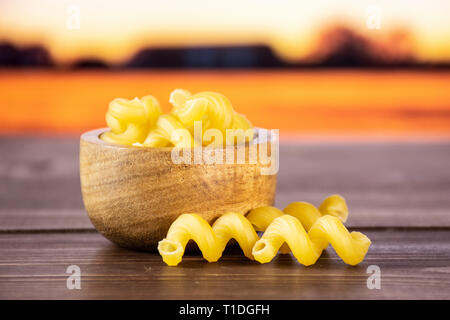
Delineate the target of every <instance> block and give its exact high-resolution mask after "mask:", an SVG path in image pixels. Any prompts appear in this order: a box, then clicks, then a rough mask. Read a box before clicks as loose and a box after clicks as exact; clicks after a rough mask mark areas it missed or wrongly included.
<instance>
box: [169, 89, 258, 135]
mask: <svg viewBox="0 0 450 320" xmlns="http://www.w3.org/2000/svg"><path fill="white" fill-rule="evenodd" d="M169 102H170V103H171V104H172V105H173V109H172V114H174V115H175V116H177V118H178V119H180V121H181V122H182V123H183V124H184V125H185V126H186V127H187V128H189V129H190V130H191V132H192V130H193V128H194V122H195V121H201V122H202V128H203V130H207V129H210V128H214V129H218V130H219V131H221V132H222V134H223V135H226V134H227V130H228V133H231V134H233V133H234V134H236V135H237V140H238V142H241V141H245V140H247V141H248V140H251V139H252V138H253V130H249V129H252V125H251V123H250V122H249V121H248V120H247V118H245V117H244V116H243V115H241V114H238V113H237V112H235V111H234V110H233V106H232V105H231V102H230V100H228V98H227V97H225V96H224V95H223V94H221V93H217V92H211V91H205V92H199V93H196V94H191V93H190V92H189V91H187V90H183V89H176V90H174V91H173V92H172V93H171V95H170V99H169ZM202 139H203V138H202Z"/></svg>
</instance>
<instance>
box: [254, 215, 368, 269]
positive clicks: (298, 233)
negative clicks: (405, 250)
mask: <svg viewBox="0 0 450 320" xmlns="http://www.w3.org/2000/svg"><path fill="white" fill-rule="evenodd" d="M284 242H286V243H287V244H288V245H289V248H290V249H291V250H292V253H293V254H294V257H295V258H296V259H297V260H298V261H299V262H300V263H301V264H303V265H305V266H309V265H312V264H314V263H315V262H316V261H317V259H318V258H319V257H320V255H321V254H322V251H323V250H324V249H326V248H327V247H328V245H329V244H330V243H331V245H332V246H333V248H334V250H335V251H336V253H337V254H338V256H339V257H340V258H341V259H342V260H343V261H344V262H345V263H347V264H349V265H356V264H358V263H360V262H361V261H362V260H363V259H364V257H365V255H366V253H367V251H368V249H369V246H370V243H371V242H370V240H369V238H367V237H366V236H365V235H364V234H362V233H360V232H352V233H349V232H348V230H347V229H346V228H345V226H344V225H343V224H342V222H341V221H340V220H339V219H338V218H336V217H333V216H329V215H326V216H323V217H321V218H319V219H318V220H317V221H316V222H315V223H314V224H313V226H312V227H311V229H310V230H309V232H306V230H305V228H304V227H303V226H302V224H301V223H300V221H299V220H298V219H296V218H295V217H293V216H290V215H287V214H286V215H283V216H281V217H278V218H276V219H275V220H273V221H272V223H271V224H270V225H269V226H268V227H267V229H266V231H265V232H264V234H263V236H262V237H261V239H260V240H258V241H257V242H256V243H255V246H254V247H253V251H252V253H253V256H254V257H255V260H256V261H258V262H260V263H266V262H270V261H271V260H272V259H273V258H274V257H275V255H276V254H277V252H278V250H279V249H280V247H281V245H282V244H283V243H284Z"/></svg>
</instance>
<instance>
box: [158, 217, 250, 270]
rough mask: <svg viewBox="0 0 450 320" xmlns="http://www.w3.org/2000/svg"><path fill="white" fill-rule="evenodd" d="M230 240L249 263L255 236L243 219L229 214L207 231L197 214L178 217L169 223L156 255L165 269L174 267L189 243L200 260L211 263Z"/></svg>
mask: <svg viewBox="0 0 450 320" xmlns="http://www.w3.org/2000/svg"><path fill="white" fill-rule="evenodd" d="M232 238H234V239H235V240H236V241H237V242H238V244H239V246H240V247H241V249H242V251H243V252H244V254H245V255H246V256H247V257H248V258H250V259H253V257H252V254H251V252H252V248H253V245H254V244H255V242H256V241H257V240H258V235H257V234H256V232H255V230H254V229H253V227H252V225H251V223H250V222H249V221H248V220H247V219H246V218H245V217H244V216H243V215H241V214H238V213H234V212H229V213H227V214H224V215H222V216H221V217H219V218H218V219H217V220H216V222H215V223H214V224H213V226H212V227H211V226H210V225H209V224H208V223H207V222H206V220H204V219H203V218H202V217H200V216H199V215H197V214H182V215H181V216H179V217H178V218H177V219H176V220H175V221H174V222H173V223H172V225H171V226H170V229H169V231H168V232H167V236H166V238H165V239H163V240H161V241H160V242H159V244H158V251H159V253H160V255H161V256H162V258H163V261H164V262H165V263H166V264H167V265H169V266H176V265H178V263H180V262H181V259H182V257H183V254H184V250H185V247H186V244H187V243H188V241H189V240H191V239H192V240H194V241H195V242H196V243H197V245H198V247H199V249H200V251H201V252H202V254H203V257H204V258H205V259H206V260H207V261H209V262H215V261H217V260H218V259H219V258H220V257H221V256H222V252H223V251H224V249H225V247H226V245H227V243H228V241H229V240H230V239H232Z"/></svg>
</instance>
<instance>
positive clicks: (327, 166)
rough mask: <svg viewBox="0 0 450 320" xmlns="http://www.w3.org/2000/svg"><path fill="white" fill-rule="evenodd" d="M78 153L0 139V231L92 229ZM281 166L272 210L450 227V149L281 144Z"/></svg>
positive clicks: (55, 142) (63, 142)
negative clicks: (332, 198) (341, 205)
mask: <svg viewBox="0 0 450 320" xmlns="http://www.w3.org/2000/svg"><path fill="white" fill-rule="evenodd" d="M78 152H79V141H78V140H77V138H33V137H22V138H12V137H11V138H8V137H2V138H0V154H1V157H0V181H1V183H0V231H1V230H3V231H6V230H18V229H20V230H41V229H45V230H55V229H56V230H62V229H72V228H74V227H75V228H77V229H80V228H81V229H93V226H92V224H91V222H90V221H89V219H88V217H87V215H86V212H85V210H84V206H83V203H82V199H81V191H80V190H81V188H80V180H79V171H78V170H79V160H78ZM280 161H281V164H280V171H279V174H278V186H277V193H276V202H275V203H276V205H277V206H278V207H281V208H282V207H284V206H286V205H287V204H289V203H290V202H293V201H299V200H302V201H309V202H312V203H313V204H316V205H318V204H320V202H321V201H322V200H323V199H324V198H325V197H326V196H328V195H330V194H332V193H336V192H338V193H340V194H341V195H343V196H344V197H345V198H346V200H347V202H348V204H349V208H350V218H349V220H348V222H347V225H349V226H351V227H402V226H410V227H434V226H436V227H440V226H450V212H449V209H448V208H450V197H449V196H448V195H449V194H450V171H449V170H448V163H450V143H443V142H442V143H427V144H426V143H392V142H391V143H343V142H336V143H318V144H311V143H306V142H305V143H296V144H293V143H284V144H283V143H282V144H281V146H280ZM292 168H294V169H292ZM34 212H36V214H34ZM424 212H426V214H424Z"/></svg>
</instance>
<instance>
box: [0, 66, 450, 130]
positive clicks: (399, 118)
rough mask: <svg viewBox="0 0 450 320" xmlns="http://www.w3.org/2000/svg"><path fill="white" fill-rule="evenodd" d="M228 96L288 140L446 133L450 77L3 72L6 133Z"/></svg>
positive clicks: (100, 122) (97, 122)
mask: <svg viewBox="0 0 450 320" xmlns="http://www.w3.org/2000/svg"><path fill="white" fill-rule="evenodd" d="M179 87H181V88H186V89H188V90H191V91H193V92H196V91H202V90H214V91H219V92H222V93H224V94H225V95H226V96H228V97H229V98H230V99H231V101H232V102H233V105H234V107H235V109H236V110H238V111H239V112H241V113H244V114H246V115H247V117H248V118H249V119H250V120H251V121H252V122H253V124H254V125H257V126H260V127H266V128H277V129H280V130H281V136H282V137H283V138H285V139H286V138H289V137H297V138H298V137H306V136H307V137H325V136H326V137H335V138H339V137H348V136H351V137H354V138H359V137H370V136H383V137H384V136H387V137H403V138H408V137H414V139H416V138H421V137H441V138H442V137H443V138H445V139H447V138H449V137H450V72H417V71H414V72H413V71H398V72H393V71H382V72H381V71H295V72H285V71H271V72H268V71H252V72H250V71H225V72H223V71H221V72H217V71H214V72H213V71H206V72H200V71H195V72H187V71H183V72H181V71H180V72H175V71H174V72H151V71H140V72H129V71H127V72H108V71H88V72H54V71H53V72H51V71H0V92H1V96H2V102H1V107H0V108H1V114H2V116H1V117H0V133H1V134H17V133H30V132H32V133H36V132H37V133H45V134H78V133H80V132H82V131H85V130H88V129H92V128H97V127H103V126H104V125H105V124H104V114H105V111H106V108H107V106H108V102H109V101H110V100H111V99H113V98H115V97H125V98H133V97H135V96H143V95H146V94H153V95H154V96H156V97H157V98H158V99H159V100H160V102H161V104H162V106H163V108H164V109H165V110H166V111H168V110H169V109H170V106H169V103H168V98H169V93H170V91H171V90H172V89H174V88H179Z"/></svg>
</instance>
